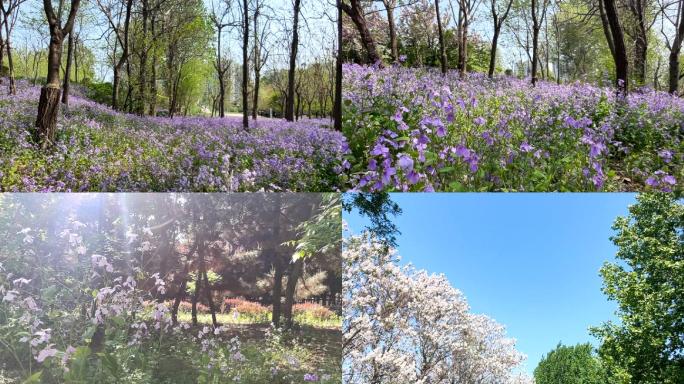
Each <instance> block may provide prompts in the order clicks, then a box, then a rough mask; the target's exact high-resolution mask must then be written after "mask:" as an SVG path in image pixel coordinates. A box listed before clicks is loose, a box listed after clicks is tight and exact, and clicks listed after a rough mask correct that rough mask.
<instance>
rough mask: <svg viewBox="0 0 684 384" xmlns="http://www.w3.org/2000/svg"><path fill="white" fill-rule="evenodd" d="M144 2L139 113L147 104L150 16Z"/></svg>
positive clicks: (145, 1) (143, 1)
mask: <svg viewBox="0 0 684 384" xmlns="http://www.w3.org/2000/svg"><path fill="white" fill-rule="evenodd" d="M141 4H142V10H141V15H142V40H143V43H142V48H141V50H140V68H139V71H140V73H139V75H138V76H139V78H138V98H139V100H138V103H137V105H136V112H137V113H138V114H139V115H144V114H145V108H146V106H147V50H148V49H149V47H148V46H147V44H148V41H147V26H148V25H147V21H148V18H149V3H148V0H141Z"/></svg>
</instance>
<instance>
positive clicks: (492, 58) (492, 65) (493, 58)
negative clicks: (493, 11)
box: [487, 26, 501, 79]
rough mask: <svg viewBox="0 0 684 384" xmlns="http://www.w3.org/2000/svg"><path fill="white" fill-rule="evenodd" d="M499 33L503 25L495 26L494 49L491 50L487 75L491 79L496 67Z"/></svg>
mask: <svg viewBox="0 0 684 384" xmlns="http://www.w3.org/2000/svg"><path fill="white" fill-rule="evenodd" d="M499 33H501V27H497V26H494V37H492V49H491V51H490V52H489V70H488V71H487V75H488V76H489V78H490V79H491V78H492V77H494V70H495V67H496V46H497V44H498V43H499Z"/></svg>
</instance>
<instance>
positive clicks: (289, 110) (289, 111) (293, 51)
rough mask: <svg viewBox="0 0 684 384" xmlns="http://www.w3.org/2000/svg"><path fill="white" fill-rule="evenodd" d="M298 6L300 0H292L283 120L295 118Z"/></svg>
mask: <svg viewBox="0 0 684 384" xmlns="http://www.w3.org/2000/svg"><path fill="white" fill-rule="evenodd" d="M299 6H300V0H294V18H293V23H292V45H291V46H290V67H289V69H288V71H287V103H286V104H285V120H287V121H294V118H295V110H294V108H295V104H294V103H295V71H296V69H297V49H298V48H299Z"/></svg>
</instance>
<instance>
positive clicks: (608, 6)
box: [599, 0, 629, 95]
mask: <svg viewBox="0 0 684 384" xmlns="http://www.w3.org/2000/svg"><path fill="white" fill-rule="evenodd" d="M599 1H600V2H601V4H602V7H600V9H603V10H605V19H606V21H607V22H608V27H609V31H610V32H606V37H608V36H610V38H609V39H608V45H609V46H610V47H612V50H611V51H612V52H614V53H613V60H614V61H615V83H616V87H617V92H618V93H619V94H621V95H627V92H629V79H628V77H627V76H628V69H629V68H628V67H629V62H628V61H627V47H626V46H625V37H624V34H623V33H622V26H621V25H620V19H619V18H618V12H617V7H616V6H615V0H599Z"/></svg>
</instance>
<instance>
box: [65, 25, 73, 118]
mask: <svg viewBox="0 0 684 384" xmlns="http://www.w3.org/2000/svg"><path fill="white" fill-rule="evenodd" d="M73 59H74V34H73V33H69V36H68V39H67V61H66V70H65V71H64V84H63V85H62V88H63V90H62V104H64V106H65V107H68V106H69V84H70V82H71V81H70V80H71V79H70V77H71V62H72V60H73Z"/></svg>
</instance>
